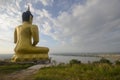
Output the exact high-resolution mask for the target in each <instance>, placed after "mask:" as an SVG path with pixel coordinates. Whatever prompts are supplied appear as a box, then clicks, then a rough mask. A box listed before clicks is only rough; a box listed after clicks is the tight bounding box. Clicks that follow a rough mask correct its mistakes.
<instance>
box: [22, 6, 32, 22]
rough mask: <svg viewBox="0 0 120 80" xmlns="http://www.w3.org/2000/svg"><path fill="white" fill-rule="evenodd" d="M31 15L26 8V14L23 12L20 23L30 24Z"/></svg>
mask: <svg viewBox="0 0 120 80" xmlns="http://www.w3.org/2000/svg"><path fill="white" fill-rule="evenodd" d="M32 20H33V15H32V14H31V12H30V7H29V6H28V10H27V11H26V12H23V14H22V21H23V22H29V23H31V24H32Z"/></svg>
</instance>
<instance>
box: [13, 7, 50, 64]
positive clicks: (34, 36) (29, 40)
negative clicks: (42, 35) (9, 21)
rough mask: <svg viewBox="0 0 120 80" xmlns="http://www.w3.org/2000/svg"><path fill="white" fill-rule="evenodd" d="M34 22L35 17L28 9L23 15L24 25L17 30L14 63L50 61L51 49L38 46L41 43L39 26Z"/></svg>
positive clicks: (15, 33)
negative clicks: (49, 53)
mask: <svg viewBox="0 0 120 80" xmlns="http://www.w3.org/2000/svg"><path fill="white" fill-rule="evenodd" d="M32 20H33V15H32V14H31V12H30V10H29V7H28V10H27V11H26V12H23V14H22V21H23V23H22V25H19V26H18V27H16V28H15V32H14V43H15V44H16V47H15V49H14V51H15V55H14V56H13V57H12V62H19V61H20V62H21V61H32V60H41V59H42V60H43V59H48V52H49V48H47V47H37V46H36V45H37V43H38V42H39V31H38V27H37V25H34V24H32Z"/></svg>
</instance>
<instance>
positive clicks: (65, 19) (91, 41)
mask: <svg viewBox="0 0 120 80" xmlns="http://www.w3.org/2000/svg"><path fill="white" fill-rule="evenodd" d="M119 2H120V1H119V0H114V1H113V0H105V1H101V0H92V1H87V3H86V4H85V5H80V4H76V5H74V6H72V7H71V8H70V10H71V11H68V12H66V11H64V12H61V13H60V15H59V16H57V18H54V19H53V21H51V22H52V24H53V25H52V30H54V31H55V32H50V30H51V29H49V31H47V32H49V33H48V35H50V36H52V37H53V38H54V39H56V40H58V41H60V42H61V43H63V44H64V45H66V47H65V46H64V47H60V46H59V49H60V50H63V48H64V49H66V50H65V52H66V51H67V50H68V49H69V50H71V49H75V48H76V47H77V48H78V49H77V50H76V49H75V50H76V52H114V51H115V52H118V51H119V48H120V46H119V45H120V36H119V34H120V11H119V8H120V5H119ZM50 24H51V23H50ZM60 45H62V44H60Z"/></svg>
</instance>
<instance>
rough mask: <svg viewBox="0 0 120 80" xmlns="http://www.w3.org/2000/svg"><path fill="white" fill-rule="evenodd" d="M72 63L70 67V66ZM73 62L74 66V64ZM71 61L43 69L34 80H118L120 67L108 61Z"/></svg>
mask: <svg viewBox="0 0 120 80" xmlns="http://www.w3.org/2000/svg"><path fill="white" fill-rule="evenodd" d="M71 62H72V65H71ZM74 62H75V64H74ZM76 62H77V60H71V61H70V64H64V65H57V66H51V67H45V68H42V69H40V70H39V71H38V73H37V74H35V75H34V76H33V77H34V80H119V79H120V65H116V64H115V65H111V64H109V61H108V60H105V59H102V60H100V61H99V62H101V63H97V64H94V63H90V64H82V63H81V64H80V63H78V64H77V63H76Z"/></svg>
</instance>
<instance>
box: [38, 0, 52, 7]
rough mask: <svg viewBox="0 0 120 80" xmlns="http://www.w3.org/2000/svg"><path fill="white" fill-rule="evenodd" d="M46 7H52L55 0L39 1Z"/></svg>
mask: <svg viewBox="0 0 120 80" xmlns="http://www.w3.org/2000/svg"><path fill="white" fill-rule="evenodd" d="M39 1H40V2H41V3H42V4H43V5H44V6H48V5H52V3H53V1H54V0H39Z"/></svg>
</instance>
